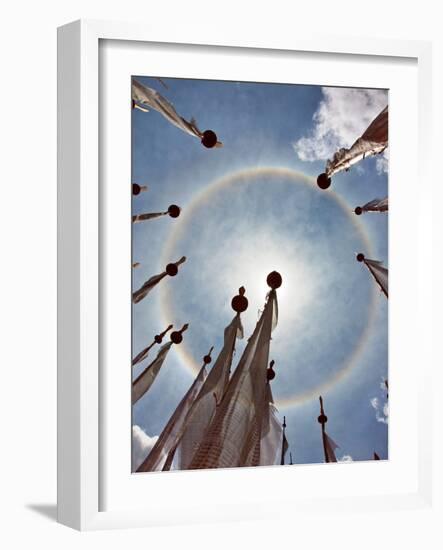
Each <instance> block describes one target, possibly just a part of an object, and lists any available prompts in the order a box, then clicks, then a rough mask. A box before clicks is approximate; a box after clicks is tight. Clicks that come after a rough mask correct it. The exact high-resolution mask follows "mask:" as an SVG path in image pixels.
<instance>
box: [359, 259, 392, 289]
mask: <svg viewBox="0 0 443 550" xmlns="http://www.w3.org/2000/svg"><path fill="white" fill-rule="evenodd" d="M357 261H359V262H363V263H364V264H365V265H366V267H367V268H368V269H369V271H370V273H371V275H372V276H373V277H374V279H375V280H376V282H377V283H378V286H379V287H380V288H381V290H382V291H383V293H384V295H385V296H386V298H388V270H387V269H386V267H383V265H382V262H379V261H377V260H368V259H366V258H365V256H364V254H362V253H360V254H357Z"/></svg>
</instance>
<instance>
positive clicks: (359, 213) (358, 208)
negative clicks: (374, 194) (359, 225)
mask: <svg viewBox="0 0 443 550" xmlns="http://www.w3.org/2000/svg"><path fill="white" fill-rule="evenodd" d="M354 214H357V216H361V215H362V214H363V208H362V207H361V206H357V207H356V208H355V210H354Z"/></svg>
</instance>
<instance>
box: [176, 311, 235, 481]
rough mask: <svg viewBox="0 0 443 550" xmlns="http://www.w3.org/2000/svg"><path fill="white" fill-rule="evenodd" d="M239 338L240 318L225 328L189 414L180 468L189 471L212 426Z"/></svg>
mask: <svg viewBox="0 0 443 550" xmlns="http://www.w3.org/2000/svg"><path fill="white" fill-rule="evenodd" d="M237 338H243V327H242V324H241V319H240V315H236V316H235V317H234V319H233V320H232V321H231V323H230V324H229V325H228V326H227V327H226V328H225V332H224V344H223V348H222V350H221V351H220V354H219V355H218V357H217V359H216V361H215V363H214V366H213V367H212V369H211V371H210V373H209V375H208V377H207V379H206V382H205V383H204V384H203V386H202V388H201V390H200V393H199V395H198V396H197V399H196V400H195V402H194V404H193V406H192V408H191V410H190V411H189V414H188V418H187V419H186V425H185V426H184V430H183V434H182V435H181V438H180V444H179V447H178V451H179V452H178V455H179V464H180V466H179V467H180V469H183V470H185V469H187V468H188V467H189V464H190V463H191V461H192V458H193V457H194V454H195V452H196V450H197V449H198V446H199V444H200V442H201V441H202V439H203V436H204V434H205V432H206V429H207V427H208V425H209V424H210V422H211V420H212V418H213V416H214V413H215V410H216V407H217V405H219V404H220V402H221V401H222V398H223V395H224V392H225V390H226V387H227V385H228V382H229V374H230V370H231V364H232V357H233V355H234V351H235V342H236V340H237Z"/></svg>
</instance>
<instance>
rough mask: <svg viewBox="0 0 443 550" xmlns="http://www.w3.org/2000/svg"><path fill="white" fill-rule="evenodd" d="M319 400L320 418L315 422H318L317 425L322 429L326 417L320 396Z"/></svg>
mask: <svg viewBox="0 0 443 550" xmlns="http://www.w3.org/2000/svg"><path fill="white" fill-rule="evenodd" d="M319 400H320V416H319V417H318V418H317V420H318V423H319V424H321V425H322V427H324V425H325V424H326V422H327V421H328V417H327V416H326V415H325V411H324V410H323V398H322V396H321V395H320V397H319Z"/></svg>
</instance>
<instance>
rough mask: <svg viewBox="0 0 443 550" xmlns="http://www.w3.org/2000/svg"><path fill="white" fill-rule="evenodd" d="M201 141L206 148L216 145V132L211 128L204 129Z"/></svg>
mask: <svg viewBox="0 0 443 550" xmlns="http://www.w3.org/2000/svg"><path fill="white" fill-rule="evenodd" d="M201 142H202V144H203V145H204V146H205V147H207V148H208V149H212V148H213V147H215V146H216V145H217V134H216V133H215V132H213V131H212V130H205V131H204V132H203V136H202V138H201Z"/></svg>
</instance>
